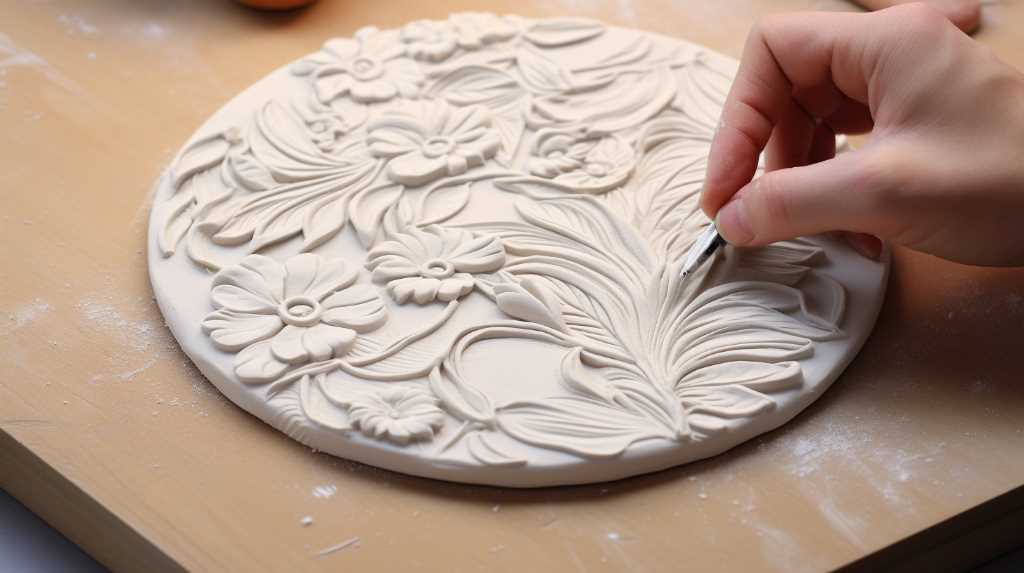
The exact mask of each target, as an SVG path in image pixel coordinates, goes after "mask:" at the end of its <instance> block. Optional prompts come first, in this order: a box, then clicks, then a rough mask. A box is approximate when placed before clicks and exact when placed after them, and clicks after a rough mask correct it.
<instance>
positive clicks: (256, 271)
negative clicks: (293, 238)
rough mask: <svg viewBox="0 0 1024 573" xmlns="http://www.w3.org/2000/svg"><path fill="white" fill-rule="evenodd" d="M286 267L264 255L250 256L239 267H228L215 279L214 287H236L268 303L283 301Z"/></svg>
mask: <svg viewBox="0 0 1024 573" xmlns="http://www.w3.org/2000/svg"><path fill="white" fill-rule="evenodd" d="M283 284H284V267H282V266H281V265H280V264H279V263H278V262H277V261H275V260H274V259H271V258H270V257H266V256H263V255H249V256H248V257H245V258H244V259H242V262H241V263H239V264H237V265H232V266H230V267H226V268H224V269H222V270H221V271H220V272H218V273H217V275H216V276H214V277H213V286H214V287H216V286H219V285H234V286H237V287H239V288H242V289H244V290H246V291H249V292H250V293H252V294H253V295H255V296H256V297H257V298H260V299H263V300H264V301H266V302H268V303H275V304H276V303H277V302H279V301H280V300H281V292H282V285H283Z"/></svg>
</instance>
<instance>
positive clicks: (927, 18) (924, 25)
mask: <svg viewBox="0 0 1024 573" xmlns="http://www.w3.org/2000/svg"><path fill="white" fill-rule="evenodd" d="M896 10H899V11H900V19H901V20H902V21H903V22H904V25H906V26H907V27H909V28H911V29H912V30H915V31H934V30H936V29H938V28H940V27H942V28H944V27H945V25H946V24H948V23H949V21H948V20H947V19H946V17H945V16H944V15H943V14H942V12H939V11H938V10H937V9H935V8H933V7H932V6H931V5H929V4H927V3H925V2H913V3H910V4H904V5H902V6H898V7H897V8H896Z"/></svg>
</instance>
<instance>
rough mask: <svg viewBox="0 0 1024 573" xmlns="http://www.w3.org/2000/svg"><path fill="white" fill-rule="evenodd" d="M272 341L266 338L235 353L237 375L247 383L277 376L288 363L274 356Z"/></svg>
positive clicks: (263, 380)
mask: <svg viewBox="0 0 1024 573" xmlns="http://www.w3.org/2000/svg"><path fill="white" fill-rule="evenodd" d="M270 346H271V342H270V341H269V340H264V341H262V342H257V343H256V344H253V345H252V346H248V347H246V348H245V349H244V350H242V351H241V352H239V353H238V354H236V355H235V375H236V376H238V379H239V380H241V381H242V382H244V383H246V384H262V383H265V382H270V381H271V380H273V379H274V378H277V377H278V376H280V375H281V374H284V371H285V370H287V369H288V365H287V364H285V363H283V362H281V361H279V360H277V359H276V358H274V355H273V353H272V352H271V351H270Z"/></svg>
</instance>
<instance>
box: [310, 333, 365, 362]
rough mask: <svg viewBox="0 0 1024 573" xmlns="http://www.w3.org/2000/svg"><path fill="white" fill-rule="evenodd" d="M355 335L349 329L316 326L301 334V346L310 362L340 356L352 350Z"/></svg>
mask: <svg viewBox="0 0 1024 573" xmlns="http://www.w3.org/2000/svg"><path fill="white" fill-rule="evenodd" d="M355 341H356V333H355V331H353V330H352V329H349V328H341V327H338V326H331V325H329V324H317V325H314V326H312V327H310V328H307V329H305V331H304V332H303V333H302V346H303V348H305V349H306V352H307V353H308V354H309V357H310V359H312V360H327V359H328V358H330V357H332V356H342V355H344V354H345V353H346V352H348V351H349V349H350V348H352V343H353V342H355Z"/></svg>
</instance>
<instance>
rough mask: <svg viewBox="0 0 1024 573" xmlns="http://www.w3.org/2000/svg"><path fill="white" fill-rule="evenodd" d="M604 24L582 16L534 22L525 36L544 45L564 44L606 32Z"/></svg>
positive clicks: (539, 44) (537, 43)
mask: <svg viewBox="0 0 1024 573" xmlns="http://www.w3.org/2000/svg"><path fill="white" fill-rule="evenodd" d="M604 30H605V28H604V25H602V24H601V23H599V22H595V21H593V20H585V19H582V18H562V19H559V20H543V21H539V22H533V23H531V24H530V25H529V26H527V28H526V33H525V34H523V37H524V38H526V39H527V40H528V41H530V42H532V43H534V44H536V45H538V46H543V47H548V48H550V47H555V46H564V45H567V44H575V43H576V42H582V41H584V40H589V39H591V38H594V37H596V36H599V35H601V34H603V33H604Z"/></svg>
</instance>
